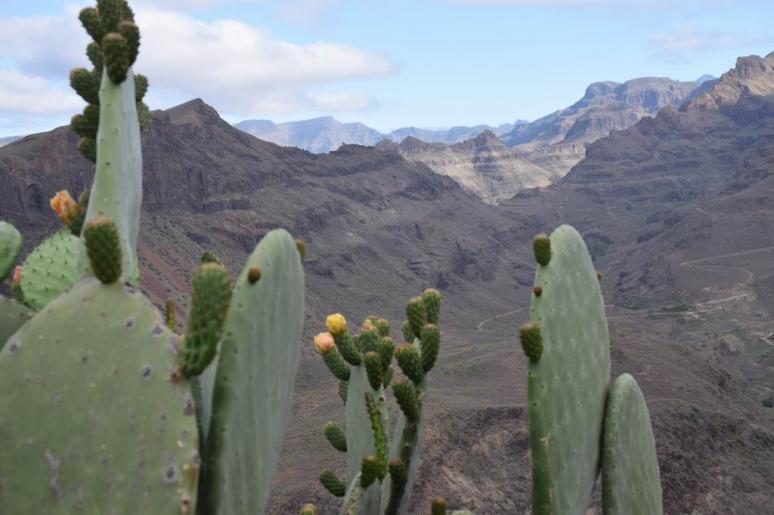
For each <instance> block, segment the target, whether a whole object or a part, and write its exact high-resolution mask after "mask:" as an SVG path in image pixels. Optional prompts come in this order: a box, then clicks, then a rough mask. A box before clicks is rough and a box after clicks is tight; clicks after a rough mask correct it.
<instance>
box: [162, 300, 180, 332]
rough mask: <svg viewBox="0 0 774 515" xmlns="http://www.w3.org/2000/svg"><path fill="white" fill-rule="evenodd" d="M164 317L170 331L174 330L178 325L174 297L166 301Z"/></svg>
mask: <svg viewBox="0 0 774 515" xmlns="http://www.w3.org/2000/svg"><path fill="white" fill-rule="evenodd" d="M164 319H165V320H166V322H167V327H168V328H169V329H170V331H174V330H175V328H176V327H177V321H176V320H175V302H174V301H173V300H172V299H167V301H166V302H165V303H164Z"/></svg>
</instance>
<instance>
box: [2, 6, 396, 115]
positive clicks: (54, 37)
mask: <svg viewBox="0 0 774 515" xmlns="http://www.w3.org/2000/svg"><path fill="white" fill-rule="evenodd" d="M174 1H177V2H184V3H189V4H190V3H192V2H193V3H199V4H202V5H203V4H205V3H207V2H209V1H210V0H174ZM245 1H247V0H245ZM256 1H257V0H256ZM294 1H295V0H294ZM300 1H303V2H306V1H311V2H321V1H322V2H326V1H328V0H300ZM320 5H322V4H320ZM135 10H136V13H137V22H138V24H139V25H140V29H141V31H142V42H141V51H140V58H139V60H138V63H137V65H136V67H135V68H136V69H137V71H138V72H140V73H143V74H145V75H147V76H148V77H149V79H150V82H151V90H150V92H149V97H148V103H149V104H150V105H151V107H168V106H170V105H172V104H173V103H177V102H181V101H185V100H188V99H190V98H193V97H201V98H202V99H204V100H205V101H206V102H209V103H211V104H213V105H214V106H215V107H216V108H217V109H219V110H222V111H224V112H229V113H239V114H240V115H243V116H246V117H247V116H259V115H267V114H269V115H276V114H288V113H293V112H296V111H301V110H307V111H308V110H319V111H326V112H335V111H352V110H364V109H370V108H373V107H374V106H375V105H378V102H377V101H376V100H375V99H373V98H370V97H365V96H362V95H356V94H353V93H350V92H346V91H344V92H340V93H314V92H313V91H314V90H315V89H316V88H317V87H318V86H320V85H324V84H328V85H331V84H335V83H336V82H339V81H351V80H355V79H367V78H371V77H377V76H383V75H388V74H391V73H394V72H395V66H394V64H393V63H392V62H391V61H390V59H389V58H387V57H386V56H384V55H382V54H379V53H375V52H371V51H367V50H363V49H359V48H355V47H353V46H350V45H345V44H339V43H333V42H317V43H309V44H296V43H292V42H289V41H283V40H281V39H278V38H276V37H274V36H273V35H272V34H271V33H269V32H268V31H266V30H263V29H261V28H259V27H256V26H251V25H248V24H246V23H243V22H240V21H236V20H217V21H207V22H205V21H200V20H197V19H195V18H193V17H191V16H188V15H185V14H180V13H177V12H172V11H169V10H164V9H159V8H157V7H149V6H145V7H143V6H142V5H140V7H139V8H137V9H135ZM41 35H44V36H43V37H41ZM87 41H88V38H87V36H86V35H85V33H84V31H83V29H82V28H81V27H80V24H79V22H78V21H77V10H76V9H74V8H72V9H68V12H67V14H66V15H63V16H47V17H26V18H19V17H16V18H0V54H2V55H3V56H4V57H3V59H2V60H0V115H4V116H13V117H15V118H18V116H20V115H22V114H24V113H33V112H34V113H52V114H55V113H68V114H74V113H76V112H77V111H78V110H79V109H80V106H81V105H82V104H81V103H80V100H78V98H77V97H76V96H75V94H74V93H72V92H71V91H70V90H69V88H68V87H67V85H66V78H67V73H68V71H69V70H70V69H72V68H74V67H77V66H86V65H87V64H88V61H87V59H86V57H85V53H84V50H85V47H86V44H87ZM6 56H7V57H6ZM68 118H69V116H68Z"/></svg>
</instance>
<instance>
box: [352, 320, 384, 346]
mask: <svg viewBox="0 0 774 515" xmlns="http://www.w3.org/2000/svg"><path fill="white" fill-rule="evenodd" d="M378 341H379V335H378V334H377V332H376V328H375V327H374V325H373V324H372V323H371V322H370V321H369V320H366V321H365V322H364V323H363V332H362V333H360V334H359V335H357V340H356V342H357V348H358V349H359V350H360V352H361V353H366V352H371V351H373V350H376V345H377V343H378Z"/></svg>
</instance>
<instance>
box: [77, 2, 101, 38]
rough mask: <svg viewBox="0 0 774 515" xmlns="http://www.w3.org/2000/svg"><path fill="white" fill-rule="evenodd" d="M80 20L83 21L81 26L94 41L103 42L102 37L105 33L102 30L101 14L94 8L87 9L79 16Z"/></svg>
mask: <svg viewBox="0 0 774 515" xmlns="http://www.w3.org/2000/svg"><path fill="white" fill-rule="evenodd" d="M78 19H79V20H80V21H81V25H83V28H84V29H86V32H87V33H88V34H89V36H91V37H92V39H94V41H102V37H103V36H104V35H105V31H104V29H103V28H102V20H101V19H100V17H99V12H98V11H97V9H95V8H94V7H86V8H85V9H82V10H81V12H80V14H79V15H78Z"/></svg>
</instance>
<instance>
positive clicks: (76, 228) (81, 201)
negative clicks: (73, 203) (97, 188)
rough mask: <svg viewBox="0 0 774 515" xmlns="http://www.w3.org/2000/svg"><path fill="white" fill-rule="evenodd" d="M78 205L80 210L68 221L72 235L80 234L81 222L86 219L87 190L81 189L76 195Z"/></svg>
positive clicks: (87, 207) (87, 205)
mask: <svg viewBox="0 0 774 515" xmlns="http://www.w3.org/2000/svg"><path fill="white" fill-rule="evenodd" d="M78 205H79V206H80V208H81V212H80V213H78V214H77V215H75V217H74V218H73V220H72V221H71V222H70V233H71V234H72V235H73V236H80V235H81V231H82V230H83V223H84V222H85V221H86V212H87V211H88V209H89V190H83V191H82V192H81V194H80V196H79V197H78Z"/></svg>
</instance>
